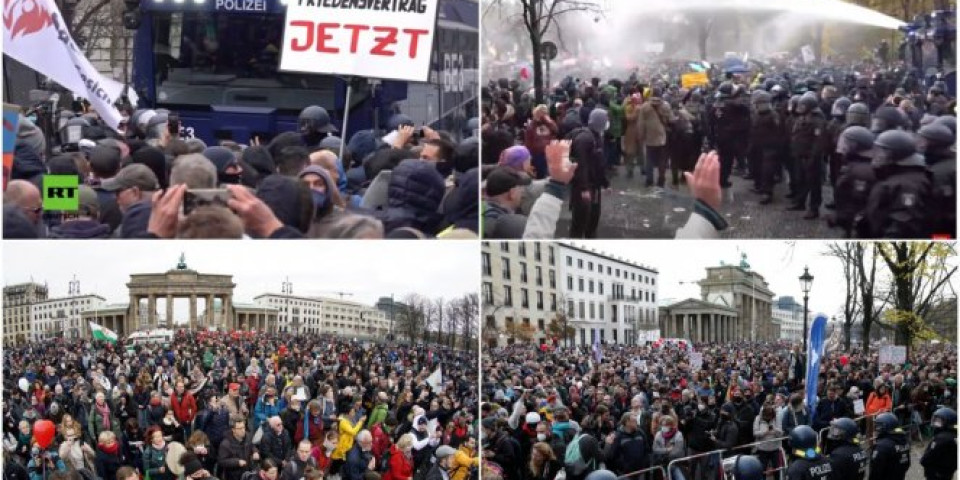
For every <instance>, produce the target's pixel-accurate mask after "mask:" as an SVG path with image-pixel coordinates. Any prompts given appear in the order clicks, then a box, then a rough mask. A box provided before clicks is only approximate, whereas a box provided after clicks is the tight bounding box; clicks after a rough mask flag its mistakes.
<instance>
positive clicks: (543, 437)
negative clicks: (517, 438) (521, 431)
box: [537, 433, 547, 442]
mask: <svg viewBox="0 0 960 480" xmlns="http://www.w3.org/2000/svg"><path fill="white" fill-rule="evenodd" d="M546 439H547V434H545V433H538V434H537V441H538V442H542V441H544V440H546Z"/></svg>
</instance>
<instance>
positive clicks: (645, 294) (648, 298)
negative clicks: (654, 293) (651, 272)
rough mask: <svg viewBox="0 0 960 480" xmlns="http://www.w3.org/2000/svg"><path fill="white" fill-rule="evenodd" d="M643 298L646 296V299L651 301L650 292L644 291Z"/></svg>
mask: <svg viewBox="0 0 960 480" xmlns="http://www.w3.org/2000/svg"><path fill="white" fill-rule="evenodd" d="M643 298H645V299H646V301H648V302H649V301H650V292H643Z"/></svg>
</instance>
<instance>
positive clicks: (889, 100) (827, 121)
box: [481, 60, 956, 238]
mask: <svg viewBox="0 0 960 480" xmlns="http://www.w3.org/2000/svg"><path fill="white" fill-rule="evenodd" d="M690 65H693V64H690ZM702 65H703V63H702V62H697V63H696V66H697V67H698V68H700V69H701V70H702V71H701V72H700V73H701V74H702V75H703V77H702V78H705V79H706V83H698V84H696V85H692V84H688V83H687V82H686V81H684V80H683V77H684V75H685V74H688V73H694V72H691V70H690V66H689V65H688V63H687V62H678V61H671V60H650V61H649V62H647V63H643V64H642V65H641V66H640V67H638V68H637V69H636V70H634V71H632V72H631V73H629V74H624V75H622V76H620V77H619V78H618V77H616V76H615V75H614V74H611V73H610V72H606V71H601V72H598V71H596V70H589V69H579V70H577V69H574V70H573V71H572V72H568V73H566V75H565V76H564V77H562V80H560V81H558V82H556V83H555V84H553V85H550V86H549V89H547V91H545V92H544V95H545V96H546V97H547V98H546V99H545V100H544V101H543V102H542V103H538V102H536V100H535V98H536V97H535V93H534V90H533V89H532V88H530V86H529V84H528V82H526V81H520V80H518V79H508V78H499V79H495V80H491V81H490V82H489V83H488V85H487V86H486V87H484V88H483V90H482V99H483V112H482V129H481V139H482V140H481V141H482V142H483V151H482V165H483V167H482V168H483V170H482V175H483V178H484V182H483V185H482V190H483V192H484V201H483V206H482V208H483V216H484V230H485V236H487V237H490V238H519V237H524V238H553V237H554V235H555V234H558V236H562V237H564V238H567V237H571V238H595V237H596V235H597V227H598V225H600V222H601V221H603V219H602V218H601V216H602V215H601V205H602V197H603V196H604V195H605V194H609V192H610V190H609V189H610V187H611V182H612V178H613V177H615V176H622V177H625V178H626V180H625V181H626V184H627V185H628V187H626V188H633V187H635V190H636V191H639V192H649V191H653V189H654V187H657V188H661V189H663V188H668V187H667V186H668V184H669V188H671V189H676V190H679V189H680V187H681V185H684V184H686V185H687V187H688V188H689V190H690V195H691V196H692V197H693V199H694V206H693V209H692V211H693V214H692V215H691V217H690V219H689V221H688V223H687V224H686V225H685V226H684V227H683V228H681V229H680V230H679V231H678V232H677V236H678V237H684V238H689V237H693V238H711V237H716V236H718V235H719V232H720V231H723V230H724V229H726V228H727V227H728V225H727V222H726V220H725V218H724V215H723V213H724V212H723V205H722V201H721V200H722V193H721V192H722V191H723V190H725V189H728V188H730V187H731V186H732V183H731V175H734V176H740V177H742V178H743V179H744V180H747V181H750V182H751V183H752V188H751V190H750V193H748V194H747V196H748V199H747V201H752V202H755V203H758V204H759V205H762V206H763V209H764V210H765V211H769V212H770V215H773V216H776V217H777V218H782V219H783V220H785V221H793V219H794V216H796V218H795V219H796V220H798V221H810V222H813V221H818V220H817V219H820V218H822V219H823V221H826V222H827V224H828V226H829V227H831V228H835V229H837V230H836V231H837V234H838V236H839V235H842V236H844V237H846V238H930V237H931V236H934V235H936V236H942V237H944V238H945V237H949V238H955V237H956V197H955V193H954V192H955V185H956V147H955V143H956V99H955V98H954V97H953V96H952V95H951V92H955V90H951V89H948V85H947V83H948V82H947V81H944V80H943V78H944V77H943V76H942V73H940V74H936V75H931V76H929V77H924V75H923V74H921V73H919V72H918V70H916V69H912V68H908V67H906V66H905V65H904V64H903V63H902V62H901V63H900V64H898V65H896V66H894V65H892V64H887V63H880V62H876V63H874V62H869V63H863V62H859V63H855V62H850V63H848V64H845V65H840V64H836V65H834V66H831V67H828V68H823V69H814V68H812V67H811V66H809V65H805V64H802V63H799V62H793V61H791V62H786V61H780V62H770V63H768V64H765V65H763V67H757V66H756V64H750V65H749V68H748V67H744V66H740V67H738V68H736V69H731V70H727V69H724V68H723V67H722V66H721V65H719V64H713V65H710V64H707V65H708V66H709V68H704V67H702ZM941 72H942V70H941ZM557 140H565V141H567V142H569V143H570V146H569V152H568V153H567V154H566V156H567V157H568V160H569V162H572V164H573V165H575V168H574V169H571V171H570V175H569V177H570V178H559V179H558V178H556V175H554V173H553V171H552V169H551V168H550V165H549V164H548V160H549V148H550V146H551V144H552V142H554V141H557ZM707 153H710V155H705V154H707ZM711 157H712V158H711ZM684 172H688V173H684ZM689 172H692V174H689ZM682 173H683V174H682ZM634 175H636V179H634ZM707 180H709V182H707ZM825 187H830V188H832V191H833V195H832V200H831V197H827V198H826V200H827V202H826V203H824V199H825V198H824V189H825ZM618 188H623V187H618ZM543 194H546V195H543ZM541 196H553V197H555V198H556V200H552V199H551V200H545V201H544V202H543V203H548V202H549V203H551V204H553V205H554V208H550V209H546V208H544V207H543V206H542V205H541V206H540V207H541V208H539V209H536V210H534V206H535V205H536V201H537V200H538V199H539V197H541ZM564 203H566V204H567V205H568V207H569V209H570V211H571V214H572V219H571V220H570V227H569V231H568V232H559V233H558V232H556V223H557V220H558V219H559V217H560V213H561V209H562V208H561V207H562V205H563V204H564ZM545 212H548V213H547V214H545ZM641 214H642V212H637V215H641ZM801 217H802V219H803V220H801ZM528 219H530V223H528V222H527V220H528Z"/></svg>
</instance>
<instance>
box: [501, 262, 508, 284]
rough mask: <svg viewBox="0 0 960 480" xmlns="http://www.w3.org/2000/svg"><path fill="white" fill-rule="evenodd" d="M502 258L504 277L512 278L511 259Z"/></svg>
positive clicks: (505, 278)
mask: <svg viewBox="0 0 960 480" xmlns="http://www.w3.org/2000/svg"><path fill="white" fill-rule="evenodd" d="M501 260H502V261H503V279H504V280H510V259H509V258H507V257H503V258H502V259H501Z"/></svg>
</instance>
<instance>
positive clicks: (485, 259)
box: [483, 252, 490, 277]
mask: <svg viewBox="0 0 960 480" xmlns="http://www.w3.org/2000/svg"><path fill="white" fill-rule="evenodd" d="M483 274H484V275H486V276H488V277H489V276H490V254H489V253H487V252H483Z"/></svg>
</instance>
